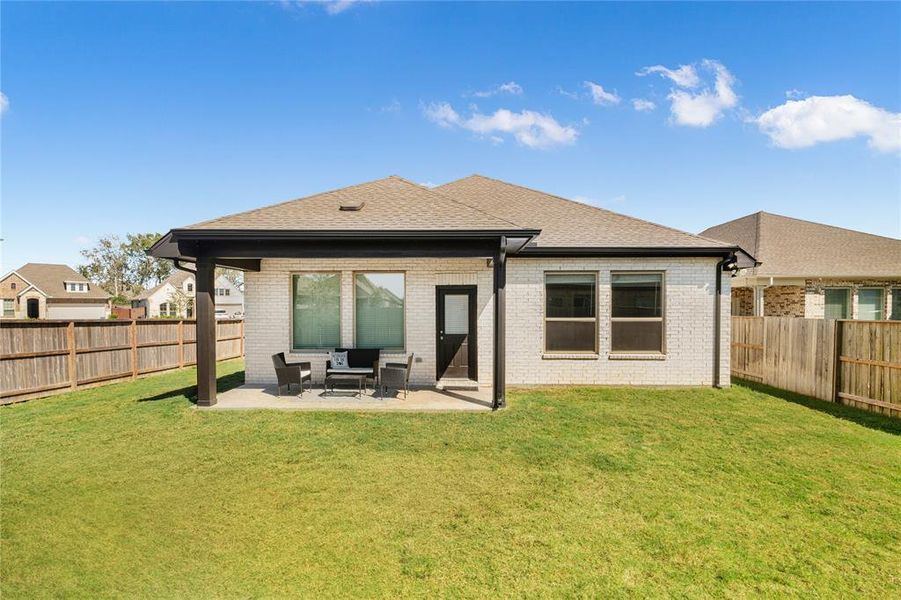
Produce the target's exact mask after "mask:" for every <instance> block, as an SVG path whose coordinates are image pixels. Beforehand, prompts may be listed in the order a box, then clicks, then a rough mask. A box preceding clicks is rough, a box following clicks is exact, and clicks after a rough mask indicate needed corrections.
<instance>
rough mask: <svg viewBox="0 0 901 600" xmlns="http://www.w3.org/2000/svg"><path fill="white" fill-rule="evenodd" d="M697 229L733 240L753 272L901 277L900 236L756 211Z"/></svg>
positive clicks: (788, 275)
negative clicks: (748, 258)
mask: <svg viewBox="0 0 901 600" xmlns="http://www.w3.org/2000/svg"><path fill="white" fill-rule="evenodd" d="M701 235H704V236H709V237H712V238H716V239H720V240H723V241H726V242H730V243H733V244H737V245H739V246H741V247H742V248H744V249H745V250H747V251H748V252H750V253H751V254H753V255H754V257H755V258H756V259H757V260H758V261H759V262H760V263H761V264H760V266H758V267H757V268H756V269H754V270H753V271H749V272H748V275H751V276H759V277H870V278H874V277H887V278H894V277H901V240H898V239H895V238H888V237H881V236H878V235H872V234H869V233H863V232H860V231H852V230H850V229H842V228H841V227H833V226H832V225H823V224H821V223H812V222H811V221H802V220H801V219H793V218H791V217H783V216H782V215H774V214H772V213H766V212H757V213H754V214H753V215H748V216H746V217H741V218H740V219H735V220H734V221H729V222H727V223H723V224H721V225H716V226H715V227H711V228H710V229H707V230H706V231H704V232H702V233H701Z"/></svg>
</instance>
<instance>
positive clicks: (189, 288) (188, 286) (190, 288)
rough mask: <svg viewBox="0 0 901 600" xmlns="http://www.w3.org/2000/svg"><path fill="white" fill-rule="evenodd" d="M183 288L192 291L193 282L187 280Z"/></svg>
mask: <svg viewBox="0 0 901 600" xmlns="http://www.w3.org/2000/svg"><path fill="white" fill-rule="evenodd" d="M185 289H186V290H188V291H189V292H193V291H194V284H193V283H192V282H190V281H189V282H188V285H186V286H185Z"/></svg>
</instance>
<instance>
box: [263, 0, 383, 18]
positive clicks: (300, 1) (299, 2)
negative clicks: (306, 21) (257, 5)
mask: <svg viewBox="0 0 901 600" xmlns="http://www.w3.org/2000/svg"><path fill="white" fill-rule="evenodd" d="M372 1H373V0H279V4H280V5H281V7H282V8H284V9H285V10H287V11H299V10H303V8H304V7H305V6H306V5H308V4H315V5H319V6H322V7H323V8H324V9H325V12H327V13H328V14H330V15H337V14H339V13H343V12H344V11H346V10H348V9H349V8H352V7H353V6H355V5H357V4H360V3H363V2H372Z"/></svg>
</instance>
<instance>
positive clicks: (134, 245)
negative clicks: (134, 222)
mask: <svg viewBox="0 0 901 600" xmlns="http://www.w3.org/2000/svg"><path fill="white" fill-rule="evenodd" d="M160 237H161V236H160V234H158V233H129V234H128V235H127V236H126V240H125V243H124V244H123V249H124V251H125V253H126V255H127V256H128V271H129V274H130V276H131V278H132V280H133V284H134V285H136V286H140V287H141V288H142V289H143V288H147V287H150V286H151V285H158V284H159V283H161V282H162V281H163V280H164V279H166V278H167V277H169V275H171V274H172V268H173V267H172V261H169V260H162V259H159V258H154V257H152V256H149V255H148V254H147V250H148V249H150V247H151V246H152V245H153V243H154V242H155V241H157V240H158V239H160Z"/></svg>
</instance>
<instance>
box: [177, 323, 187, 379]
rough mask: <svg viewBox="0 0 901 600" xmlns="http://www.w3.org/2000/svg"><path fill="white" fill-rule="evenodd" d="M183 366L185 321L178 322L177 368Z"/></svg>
mask: <svg viewBox="0 0 901 600" xmlns="http://www.w3.org/2000/svg"><path fill="white" fill-rule="evenodd" d="M184 366H185V322H184V321H179V322H178V368H179V369H181V368H182V367H184Z"/></svg>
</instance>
